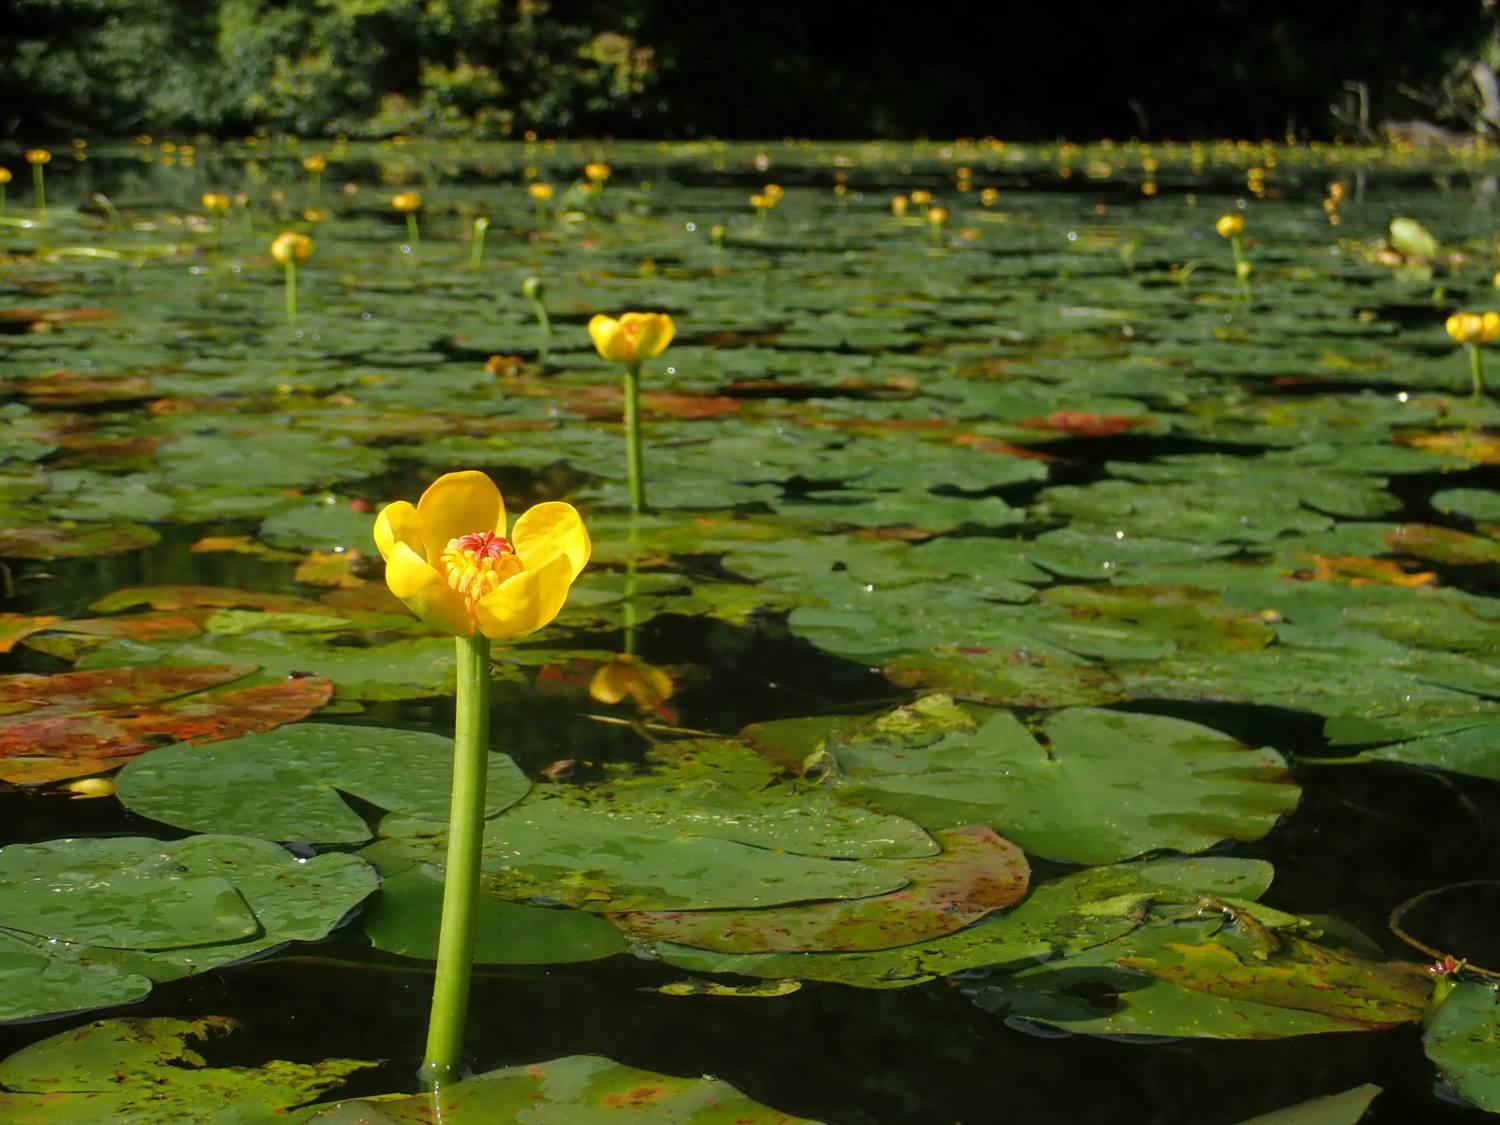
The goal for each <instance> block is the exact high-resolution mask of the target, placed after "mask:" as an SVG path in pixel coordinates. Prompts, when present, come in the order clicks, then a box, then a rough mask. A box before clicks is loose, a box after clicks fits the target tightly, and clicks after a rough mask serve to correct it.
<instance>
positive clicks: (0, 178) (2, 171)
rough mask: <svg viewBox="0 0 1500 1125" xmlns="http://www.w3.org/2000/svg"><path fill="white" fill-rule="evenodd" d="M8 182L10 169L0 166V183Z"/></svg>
mask: <svg viewBox="0 0 1500 1125" xmlns="http://www.w3.org/2000/svg"><path fill="white" fill-rule="evenodd" d="M8 183H10V169H9V168H0V184H8Z"/></svg>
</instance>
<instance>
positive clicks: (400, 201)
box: [391, 191, 422, 214]
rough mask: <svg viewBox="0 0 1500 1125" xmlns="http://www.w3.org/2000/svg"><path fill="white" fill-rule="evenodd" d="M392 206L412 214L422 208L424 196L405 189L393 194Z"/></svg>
mask: <svg viewBox="0 0 1500 1125" xmlns="http://www.w3.org/2000/svg"><path fill="white" fill-rule="evenodd" d="M391 206H392V207H394V208H395V209H396V210H397V211H403V212H405V213H406V214H411V213H412V212H413V211H420V210H421V209H422V197H421V195H419V194H418V193H417V192H414V191H403V192H400V193H399V194H396V195H393V196H391Z"/></svg>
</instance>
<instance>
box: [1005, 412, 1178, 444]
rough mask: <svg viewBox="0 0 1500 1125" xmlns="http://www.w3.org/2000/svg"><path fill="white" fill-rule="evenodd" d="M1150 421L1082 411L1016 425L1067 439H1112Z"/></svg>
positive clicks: (1059, 414)
mask: <svg viewBox="0 0 1500 1125" xmlns="http://www.w3.org/2000/svg"><path fill="white" fill-rule="evenodd" d="M1150 421H1151V419H1149V418H1140V417H1137V416H1135V415H1131V414H1091V413H1089V412H1088V411H1084V410H1054V411H1053V412H1052V413H1051V414H1048V415H1045V416H1044V417H1041V418H1022V419H1021V421H1020V422H1018V423H1017V425H1020V426H1024V427H1026V429H1028V430H1045V431H1047V432H1048V433H1053V434H1066V435H1067V436H1068V437H1112V436H1113V435H1115V434H1123V433H1124V432H1125V431H1126V430H1133V429H1135V428H1136V427H1137V426H1144V425H1146V424H1147V423H1148V422H1150Z"/></svg>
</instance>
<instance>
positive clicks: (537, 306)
mask: <svg viewBox="0 0 1500 1125" xmlns="http://www.w3.org/2000/svg"><path fill="white" fill-rule="evenodd" d="M531 307H532V309H533V310H534V311H535V312H536V325H537V327H538V328H540V329H541V330H542V346H541V347H540V348H538V349H537V352H538V355H537V358H538V359H540V360H541V361H542V363H544V364H545V363H546V362H547V356H548V354H549V353H551V351H552V318H551V317H550V316H548V315H547V302H546V301H544V300H542V298H540V297H537V298H536V299H535V300H533V301H532V302H531Z"/></svg>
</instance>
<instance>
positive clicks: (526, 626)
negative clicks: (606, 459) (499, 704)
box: [375, 470, 592, 640]
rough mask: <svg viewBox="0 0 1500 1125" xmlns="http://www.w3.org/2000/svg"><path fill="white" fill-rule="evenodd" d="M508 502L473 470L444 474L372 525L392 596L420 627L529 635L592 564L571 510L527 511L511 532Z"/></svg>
mask: <svg viewBox="0 0 1500 1125" xmlns="http://www.w3.org/2000/svg"><path fill="white" fill-rule="evenodd" d="M505 526H506V524H505V501H504V500H503V499H502V498H501V496H500V490H499V489H498V488H496V487H495V483H494V482H493V481H492V480H490V478H489V477H487V476H485V475H484V474H483V473H479V472H474V471H472V470H470V471H466V472H459V473H446V474H444V475H443V476H441V477H439V478H438V479H437V480H435V481H433V483H432V485H431V486H430V487H429V488H428V489H427V491H426V492H424V493H422V497H421V499H420V500H418V501H417V503H416V505H415V506H413V505H412V504H409V503H408V502H406V501H405V500H398V501H396V502H395V503H394V504H388V505H387V506H386V507H385V508H384V509H382V510H381V513H380V515H379V516H378V517H376V520H375V545H376V547H378V548H379V549H380V555H381V557H382V558H383V559H385V582H386V585H387V586H389V587H390V591H391V593H393V594H395V595H396V597H398V598H400V599H401V601H402V602H404V603H405V605H406V608H407V609H409V610H411V611H412V612H413V613H415V614H416V615H417V617H419V618H420V619H421V620H422V622H423V624H425V625H428V626H430V627H431V628H434V629H438V630H440V631H442V632H444V633H451V634H453V635H454V636H459V637H472V636H473V635H474V633H475V632H476V631H477V632H480V633H483V634H484V635H485V636H486V637H488V638H490V639H491V640H508V639H510V638H512V637H521V636H525V635H526V634H527V633H532V632H535V631H536V630H538V629H540V628H541V627H542V626H544V625H546V624H548V623H549V622H550V621H551V620H552V619H553V618H554V617H556V616H557V614H558V612H559V611H560V610H561V609H562V607H563V603H564V602H565V601H566V600H567V597H568V590H569V588H570V587H571V586H572V585H573V580H574V579H575V578H577V577H578V575H579V573H580V572H581V571H582V570H583V568H584V566H585V565H586V564H587V563H588V561H589V555H590V553H591V552H592V546H591V544H590V543H589V536H588V532H587V531H586V530H585V529H584V526H583V520H582V519H581V518H580V517H579V515H578V512H577V511H576V510H575V509H574V508H573V506H572V505H571V504H564V503H561V502H559V501H550V502H548V503H544V504H538V505H537V506H536V507H534V508H531V509H529V510H528V511H527V512H526V513H525V514H524V515H522V516H521V518H520V519H518V520H516V523H515V526H514V527H513V528H511V531H510V536H509V538H507V537H506V534H505Z"/></svg>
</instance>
